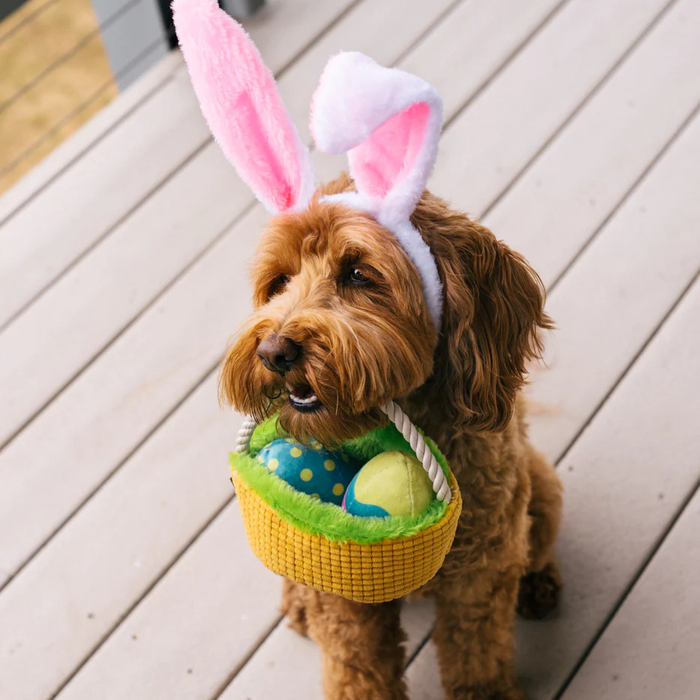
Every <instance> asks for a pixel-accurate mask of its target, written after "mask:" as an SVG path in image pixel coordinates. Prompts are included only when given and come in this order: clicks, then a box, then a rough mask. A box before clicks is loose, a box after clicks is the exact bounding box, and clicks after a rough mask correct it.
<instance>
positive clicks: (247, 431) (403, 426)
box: [236, 401, 452, 503]
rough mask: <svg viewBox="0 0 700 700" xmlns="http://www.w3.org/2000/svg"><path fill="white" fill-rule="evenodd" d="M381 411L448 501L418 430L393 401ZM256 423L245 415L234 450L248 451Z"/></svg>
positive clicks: (440, 476) (449, 495) (448, 494)
mask: <svg viewBox="0 0 700 700" xmlns="http://www.w3.org/2000/svg"><path fill="white" fill-rule="evenodd" d="M382 411H384V413H386V415H387V416H388V417H389V420H390V421H391V422H392V423H393V424H394V425H395V426H396V427H397V428H398V430H399V432H400V433H401V434H402V435H403V436H404V437H405V438H406V440H407V442H408V444H409V445H410V446H411V449H412V450H413V451H414V452H415V453H416V457H418V459H419V460H420V461H421V464H422V465H423V469H425V471H426V472H428V476H429V477H430V480H431V481H432V482H433V491H435V493H436V495H437V497H438V500H440V501H445V502H446V503H449V502H450V501H451V500H452V491H450V486H449V484H448V483H447V478H446V477H445V473H444V472H443V471H442V468H441V467H440V465H439V464H438V461H437V459H435V455H434V454H433V453H432V452H431V451H430V448H429V447H428V445H426V443H425V440H424V439H423V436H422V435H421V434H420V433H419V432H418V429H417V428H416V426H415V425H413V423H411V419H410V418H409V417H408V416H407V415H406V414H405V413H404V412H403V411H402V410H401V409H400V408H399V407H398V405H397V404H395V403H394V402H393V401H389V403H387V404H385V405H384V406H382ZM256 425H257V423H256V422H255V420H254V419H253V418H251V417H250V416H246V417H245V419H244V421H243V425H242V426H241V429H240V430H239V431H238V438H237V439H236V452H237V453H238V454H248V452H249V451H250V437H251V435H252V434H253V431H254V430H255V426H256Z"/></svg>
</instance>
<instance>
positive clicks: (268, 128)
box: [172, 0, 314, 214]
mask: <svg viewBox="0 0 700 700" xmlns="http://www.w3.org/2000/svg"><path fill="white" fill-rule="evenodd" d="M172 7H173V18H174V21H175V28H176V30H177V36H178V40H179V42H180V46H181V48H182V53H183V54H184V57H185V61H186V63H187V67H188V69H189V72H190V77H191V78H192V84H193V86H194V90H195V92H196V94H197V98H198V99H199V103H200V106H201V108H202V113H203V114H204V118H205V119H206V121H207V123H208V124H209V128H210V129H211V132H212V134H213V135H214V138H215V139H216V141H217V142H218V144H219V146H220V147H221V149H222V150H223V152H224V153H225V155H226V157H227V158H228V159H229V160H230V161H231V163H233V165H234V166H235V168H236V170H237V171H238V174H239V175H240V176H241V178H242V179H243V180H244V181H245V182H246V183H247V184H248V186H249V187H250V188H251V189H252V190H253V192H254V193H255V196H256V197H257V198H258V199H259V200H260V201H261V202H262V203H263V204H264V205H265V207H266V208H267V209H268V211H270V212H271V213H273V214H277V213H280V212H284V211H287V210H289V209H300V208H303V207H304V206H305V205H306V204H307V203H308V202H309V200H310V198H311V195H312V194H313V191H314V177H313V171H312V168H311V161H310V158H309V152H308V149H307V148H306V146H305V145H304V144H303V143H302V141H301V139H300V138H299V133H298V132H297V130H296V127H295V126H294V124H293V123H292V120H291V118H290V116H289V113H288V112H287V109H286V108H285V106H284V103H283V102H282V98H281V97H280V94H279V92H278V90H277V85H276V83H275V79H274V78H273V76H272V74H271V73H270V70H269V69H268V68H267V66H266V65H265V64H264V63H263V60H262V58H261V57H260V53H259V52H258V50H257V48H256V47H255V44H253V42H252V40H251V39H250V37H249V36H248V35H247V34H246V32H245V30H244V29H243V27H241V25H240V24H238V22H236V21H235V20H233V19H232V18H231V17H229V16H228V15H227V14H226V13H225V12H224V11H223V10H222V9H220V8H219V6H218V4H217V2H216V0H174V2H173V4H172Z"/></svg>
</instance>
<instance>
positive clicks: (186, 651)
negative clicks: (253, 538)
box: [13, 501, 280, 700]
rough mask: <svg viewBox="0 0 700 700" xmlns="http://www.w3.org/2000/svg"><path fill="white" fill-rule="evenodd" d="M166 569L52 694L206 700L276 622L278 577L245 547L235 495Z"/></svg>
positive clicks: (108, 698) (107, 699)
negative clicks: (212, 569) (208, 573)
mask: <svg viewBox="0 0 700 700" xmlns="http://www.w3.org/2000/svg"><path fill="white" fill-rule="evenodd" d="M246 550H248V551H246ZM213 561H216V562H217V575H216V576H213V577H210V578H207V580H206V581H204V579H203V578H202V576H201V572H202V571H203V570H205V569H207V567H208V566H209V565H210V564H211V562H213ZM170 574H171V575H170V576H167V577H165V578H163V579H162V580H161V581H159V582H158V584H157V585H156V587H155V588H154V589H153V591H152V592H151V594H150V595H149V596H148V598H147V599H146V600H145V601H144V602H142V603H140V604H139V605H138V606H137V607H136V608H135V610H134V611H133V612H132V613H131V615H129V617H128V618H127V619H126V620H125V621H124V622H123V623H122V624H121V625H120V626H119V627H118V628H117V629H116V631H115V632H114V634H113V635H112V636H111V637H110V645H109V646H105V647H102V648H101V649H100V650H99V651H98V652H97V653H96V655H95V656H94V657H93V658H92V659H91V660H90V661H89V662H88V663H87V664H86V665H85V666H84V667H83V668H82V669H81V671H80V673H79V674H77V675H76V676H75V677H74V678H73V679H72V680H71V681H70V683H69V684H68V685H67V686H66V687H65V688H64V689H63V691H62V692H61V693H59V695H58V696H57V697H58V698H61V700H66V699H67V698H74V699H77V698H80V699H81V700H85V698H100V700H124V698H129V700H153V699H154V698H180V697H187V698H188V699H189V700H210V698H212V697H215V696H216V693H217V692H218V690H219V689H220V688H219V686H220V685H221V679H222V678H225V677H226V675H227V674H230V673H232V672H234V671H235V669H236V668H237V667H238V666H240V665H241V664H242V663H243V662H244V661H245V659H246V658H247V657H248V655H249V654H250V651H251V649H254V648H255V647H256V646H257V644H258V643H259V642H260V641H261V640H262V639H263V638H264V637H265V636H266V635H267V633H268V632H269V630H270V629H272V628H273V627H274V626H275V625H276V624H277V623H278V621H279V613H278V612H277V609H276V605H277V603H278V601H279V591H280V582H279V579H278V578H277V577H276V576H275V575H274V574H271V573H270V572H269V571H267V570H266V569H264V567H263V565H262V564H261V563H260V562H259V561H258V560H257V559H256V558H255V557H254V556H253V554H252V553H251V552H250V551H249V547H248V543H247V542H246V540H245V535H244V533H243V528H242V527H240V514H239V512H238V504H237V503H236V502H235V501H234V502H233V503H231V505H229V506H228V507H227V508H226V509H225V510H224V511H223V512H222V513H221V515H220V516H219V517H218V518H217V519H216V520H215V521H214V523H213V524H212V526H211V527H209V528H208V529H207V530H206V531H205V532H204V533H203V534H202V536H201V537H200V538H199V539H198V540H197V542H196V543H195V545H194V546H193V547H191V548H190V549H188V550H187V552H186V553H185V554H184V556H183V557H182V558H181V559H179V560H178V561H177V563H176V564H175V565H174V566H173V568H172V569H171V571H170ZM183 584H184V585H183ZM202 584H204V585H203V586H202ZM103 664H107V667H108V668H109V670H108V672H107V675H106V676H105V675H104V674H103V673H95V672H94V671H93V669H94V668H100V669H105V666H103ZM15 697H16V698H18V700H21V697H22V696H18V695H14V696H13V698H15ZM27 697H31V698H32V700H36V697H37V696H36V695H34V696H27Z"/></svg>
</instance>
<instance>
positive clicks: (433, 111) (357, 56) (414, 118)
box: [311, 53, 442, 329]
mask: <svg viewBox="0 0 700 700" xmlns="http://www.w3.org/2000/svg"><path fill="white" fill-rule="evenodd" d="M441 124H442V99H441V98H440V96H439V95H438V94H437V92H436V91H435V89H434V88H433V87H432V86H431V85H429V84H428V83H426V82H425V81H424V80H422V79H421V78H418V77H417V76H415V75H411V74H410V73H405V72H404V71H400V70H397V69H395V68H384V67H383V66H380V65H378V64H377V63H375V62H374V61H373V60H372V59H371V58H369V57H368V56H365V55H363V54H361V53H340V54H338V55H337V56H334V57H333V58H331V60H330V61H329V62H328V65H327V66H326V68H325V70H324V71H323V75H322V76H321V81H320V83H319V86H318V88H317V89H316V93H315V94H314V99H313V103H312V109H311V132H312V133H313V136H314V140H315V141H316V146H317V147H318V148H319V149H320V150H321V151H325V152H326V153H336V154H337V153H345V152H347V154H348V161H349V165H350V175H352V178H353V180H354V181H355V187H356V189H357V192H356V193H354V192H352V193H344V194H341V195H333V196H330V197H327V198H326V199H327V200H334V201H340V202H343V203H345V204H347V205H349V206H352V207H355V208H358V209H361V210H362V211H365V212H367V213H368V214H370V215H371V216H373V217H374V218H375V219H376V220H377V221H379V223H380V224H382V225H383V226H385V227H386V228H388V229H389V230H390V231H391V232H392V233H393V234H394V235H395V236H396V238H397V239H398V241H399V243H401V245H402V247H403V249H404V250H405V251H406V253H407V254H408V256H409V258H410V259H411V260H412V262H413V264H414V265H415V266H416V268H417V270H418V273H419V274H420V276H421V279H422V282H423V292H424V295H425V300H426V305H427V307H428V311H429V312H430V315H431V317H432V319H433V322H434V323H435V326H436V327H437V328H438V329H439V328H440V321H441V317H442V283H441V281H440V276H439V273H438V269H437V264H436V262H435V258H434V257H433V255H432V253H431V251H430V248H429V247H428V245H427V244H426V242H425V241H424V240H423V238H422V236H421V235H420V233H419V232H418V231H417V230H416V228H415V227H414V226H413V224H411V221H410V216H411V214H412V213H413V211H414V209H415V208H416V204H418V200H419V199H420V198H421V195H422V194H423V191H424V190H425V186H426V183H427V181H428V177H429V176H430V173H431V171H432V169H433V165H434V163H435V157H436V155H437V145H438V139H439V138H440V126H441Z"/></svg>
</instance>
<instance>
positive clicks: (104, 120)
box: [0, 51, 182, 227]
mask: <svg viewBox="0 0 700 700" xmlns="http://www.w3.org/2000/svg"><path fill="white" fill-rule="evenodd" d="M181 66H182V57H181V55H180V52H179V51H173V52H171V53H170V54H168V56H166V57H165V58H163V59H162V60H161V61H160V62H159V63H158V64H157V65H155V66H153V68H151V69H150V70H149V71H148V72H147V73H146V74H144V75H143V76H141V78H139V80H138V81H136V82H135V83H134V84H133V85H131V86H129V89H128V90H125V91H124V92H123V93H121V94H120V95H119V99H118V100H114V101H113V102H110V104H108V105H107V106H106V107H105V108H104V109H102V110H101V111H100V112H98V113H97V114H96V115H95V116H94V117H93V118H92V119H91V120H90V121H89V122H88V123H87V124H85V125H83V126H82V127H81V128H80V129H79V130H78V131H76V132H75V133H74V134H73V135H72V136H71V137H70V138H69V139H67V140H66V141H64V142H63V143H61V144H60V145H59V146H57V147H56V148H55V149H54V150H53V151H51V153H50V154H49V155H48V156H46V158H44V160H42V161H41V163H39V164H38V165H36V166H35V167H34V168H33V169H32V170H31V171H30V172H29V173H27V174H26V175H25V176H24V177H23V178H22V179H21V180H20V181H19V182H17V183H16V184H15V185H14V186H13V187H12V188H11V189H9V190H8V191H7V192H5V193H3V194H2V195H1V196H0V227H1V226H2V225H3V224H4V223H5V222H6V221H7V220H8V219H9V218H10V217H11V216H12V215H14V214H15V213H16V212H17V211H18V209H20V208H21V207H23V206H25V205H26V204H27V203H28V202H29V201H31V200H32V198H33V197H35V196H36V195H37V194H38V193H39V192H41V190H43V189H44V188H45V187H46V186H47V185H49V184H50V183H51V182H53V181H54V180H55V178H56V177H58V176H59V175H61V174H62V173H64V172H65V171H66V170H67V169H68V168H70V166H71V165H73V164H74V163H75V162H76V161H77V160H78V159H79V158H82V157H83V156H85V154H86V153H87V152H88V151H89V150H90V149H91V148H92V147H93V146H95V145H96V144H97V143H98V142H99V141H100V140H101V139H102V138H104V136H106V135H107V134H108V133H110V132H111V131H112V130H113V129H115V128H116V127H117V126H118V125H119V124H120V123H121V122H122V121H123V120H124V119H125V118H126V117H128V116H129V115H130V114H131V113H132V112H133V111H134V110H135V109H137V108H138V107H139V106H140V104H141V103H142V102H145V101H147V100H149V99H151V97H152V96H153V95H154V94H155V93H156V92H157V91H158V90H159V89H160V88H162V87H163V85H164V84H165V83H166V82H167V81H168V80H169V78H170V76H171V75H172V73H173V72H174V71H175V70H177V69H178V68H180V67H181Z"/></svg>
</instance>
